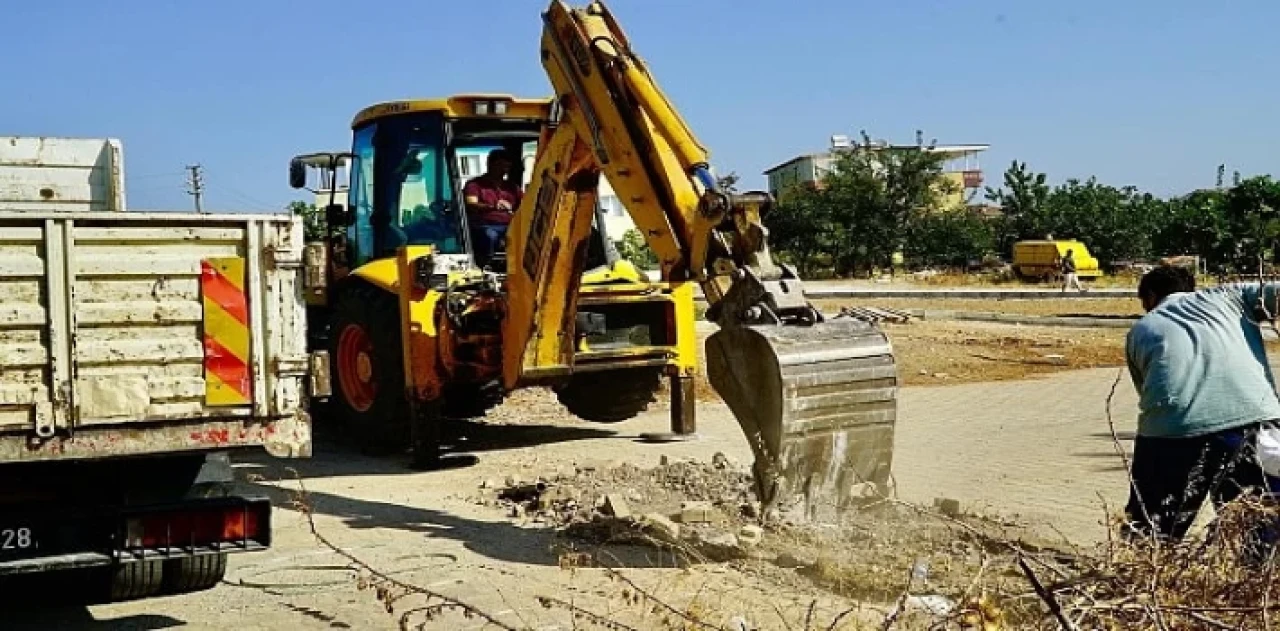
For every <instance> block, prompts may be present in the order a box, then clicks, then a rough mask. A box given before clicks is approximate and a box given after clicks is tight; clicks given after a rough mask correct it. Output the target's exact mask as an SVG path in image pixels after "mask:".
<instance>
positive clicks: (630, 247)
mask: <svg viewBox="0 0 1280 631" xmlns="http://www.w3.org/2000/svg"><path fill="white" fill-rule="evenodd" d="M618 254H619V255H620V256H622V258H624V259H626V260H628V261H630V262H631V264H632V265H635V266H636V267H637V268H639V269H642V270H654V269H658V256H657V255H656V254H654V253H653V250H650V249H649V244H648V243H645V240H644V235H643V234H641V232H640V231H639V230H636V229H635V228H632V229H630V230H627V231H626V232H625V233H623V235H622V241H620V242H619V243H618Z"/></svg>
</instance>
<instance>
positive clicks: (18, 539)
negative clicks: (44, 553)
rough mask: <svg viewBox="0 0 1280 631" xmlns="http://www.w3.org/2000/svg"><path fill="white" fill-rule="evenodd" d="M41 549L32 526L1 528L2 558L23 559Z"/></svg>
mask: <svg viewBox="0 0 1280 631" xmlns="http://www.w3.org/2000/svg"><path fill="white" fill-rule="evenodd" d="M39 549H40V540H39V538H38V537H37V536H36V530H35V529H34V528H32V527H30V526H0V558H14V557H23V556H26V555H29V554H35V552H36V551H37V550H39Z"/></svg>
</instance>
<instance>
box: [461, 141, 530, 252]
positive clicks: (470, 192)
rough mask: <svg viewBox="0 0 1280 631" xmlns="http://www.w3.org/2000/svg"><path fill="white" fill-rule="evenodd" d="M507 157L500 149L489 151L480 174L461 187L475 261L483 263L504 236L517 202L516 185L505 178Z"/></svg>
mask: <svg viewBox="0 0 1280 631" xmlns="http://www.w3.org/2000/svg"><path fill="white" fill-rule="evenodd" d="M511 165H512V160H511V156H510V155H509V154H508V153H507V152H506V151H504V150H502V149H495V150H493V151H491V152H489V156H488V160H487V162H486V165H485V172H484V174H483V175H481V176H479V177H476V178H473V179H472V180H471V181H469V182H467V184H466V186H464V187H463V189H462V197H463V200H464V201H465V202H466V204H467V220H468V225H469V226H470V227H471V241H472V243H473V244H474V245H475V250H476V252H475V255H476V261H477V262H478V263H479V264H480V265H481V266H484V265H485V263H487V262H488V261H489V260H490V259H491V258H492V257H493V255H494V253H495V252H497V251H498V249H499V246H500V245H501V243H502V240H503V239H504V238H505V237H506V234H507V226H509V225H510V224H511V215H512V213H514V212H515V209H516V208H517V207H518V206H519V205H520V187H519V185H517V184H516V183H515V182H513V181H511V180H510V179H509V177H510V173H511Z"/></svg>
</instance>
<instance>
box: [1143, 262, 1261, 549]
mask: <svg viewBox="0 0 1280 631" xmlns="http://www.w3.org/2000/svg"><path fill="white" fill-rule="evenodd" d="M1195 284H1196V283H1195V276H1194V275H1193V274H1192V273H1191V271H1190V270H1187V269H1185V268H1181V267H1171V266H1161V267H1157V268H1156V269H1154V270H1152V271H1150V272H1148V273H1147V274H1146V275H1144V276H1143V278H1142V281H1141V282H1140V284H1139V285H1138V297H1139V298H1140V299H1141V300H1142V307H1143V309H1144V310H1145V311H1146V312H1147V313H1146V315H1144V316H1143V317H1142V318H1141V319H1140V320H1138V322H1137V323H1136V324H1135V325H1134V326H1133V328H1132V329H1131V330H1130V331H1129V334H1128V337H1127V338H1126V342H1125V354H1126V356H1127V360H1128V365H1129V373H1130V375H1131V377H1132V378H1133V384H1134V386H1135V387H1136V388H1137V391H1138V395H1139V403H1138V408H1139V414H1138V434H1137V437H1136V439H1135V441H1134V453H1133V463H1132V471H1131V473H1132V478H1133V485H1132V486H1131V488H1130V496H1129V503H1128V505H1127V506H1126V509H1125V512H1126V516H1127V518H1128V522H1129V524H1130V528H1131V530H1130V534H1134V533H1135V532H1136V533H1140V534H1149V533H1151V532H1152V531H1153V529H1154V532H1156V533H1158V534H1159V535H1161V536H1163V537H1166V538H1172V539H1181V538H1182V537H1183V536H1185V535H1186V532H1187V530H1188V528H1190V526H1191V523H1192V522H1193V521H1194V520H1195V517H1196V514H1197V513H1198V512H1199V510H1200V506H1201V504H1203V503H1204V500H1205V498H1206V496H1207V497H1209V498H1210V500H1211V501H1212V502H1213V504H1214V506H1215V507H1220V506H1222V505H1223V504H1226V503H1228V502H1230V501H1231V500H1233V499H1235V498H1237V497H1239V496H1240V495H1241V494H1242V493H1245V492H1249V491H1251V490H1262V489H1264V488H1265V487H1266V485H1267V481H1266V479H1265V476H1264V474H1263V471H1262V467H1261V466H1260V464H1259V461H1258V456H1257V440H1258V439H1257V435H1258V430H1259V428H1260V427H1261V426H1262V425H1263V424H1264V423H1271V422H1275V421H1277V420H1280V400H1278V399H1277V397H1276V392H1275V382H1274V378H1273V376H1272V374H1271V367H1270V365H1269V364H1268V363H1267V356H1266V349H1265V347H1264V346H1263V342H1262V330H1261V326H1263V324H1262V323H1261V317H1260V314H1261V312H1262V308H1263V307H1264V306H1265V309H1267V310H1268V311H1269V312H1270V313H1272V314H1274V313H1276V289H1277V286H1276V285H1267V286H1266V287H1265V291H1264V290H1263V288H1262V287H1260V286H1259V285H1257V284H1234V285H1224V286H1220V287H1213V288H1207V289H1202V290H1200V291H1196V286H1195ZM1260 296H1265V299H1266V302H1265V305H1264V304H1263V303H1262V302H1260V300H1259V298H1260ZM1144 507H1145V510H1144ZM1148 519H1150V521H1148ZM1152 522H1154V523H1152Z"/></svg>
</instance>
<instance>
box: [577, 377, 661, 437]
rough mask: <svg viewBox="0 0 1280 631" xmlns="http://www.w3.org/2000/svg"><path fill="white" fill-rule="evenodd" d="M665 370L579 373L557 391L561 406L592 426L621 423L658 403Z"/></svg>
mask: <svg viewBox="0 0 1280 631" xmlns="http://www.w3.org/2000/svg"><path fill="white" fill-rule="evenodd" d="M661 388H662V369H660V368H623V369H620V370H607V371H602V372H587V373H579V374H576V375H574V376H573V377H571V378H570V379H569V381H568V382H567V383H565V384H564V385H563V386H560V387H558V388H555V393H556V398H557V399H559V400H560V404H561V405H563V406H564V407H565V409H567V410H569V412H570V413H571V414H573V415H574V416H576V417H578V418H580V419H582V420H584V421H590V422H592V423H618V422H621V421H625V420H628V419H631V418H635V416H636V415H637V414H640V413H641V412H643V411H645V410H646V409H648V407H649V404H650V403H653V402H654V401H657V400H658V397H657V393H658V390H660V389H661Z"/></svg>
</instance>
